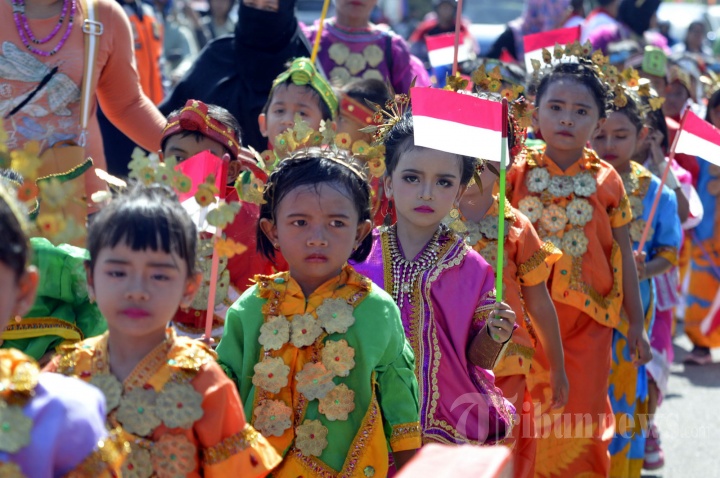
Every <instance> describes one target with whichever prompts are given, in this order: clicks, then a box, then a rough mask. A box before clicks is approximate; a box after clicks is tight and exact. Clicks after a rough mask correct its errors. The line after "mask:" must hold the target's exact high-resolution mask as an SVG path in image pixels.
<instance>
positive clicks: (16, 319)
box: [15, 315, 22, 324]
mask: <svg viewBox="0 0 720 478" xmlns="http://www.w3.org/2000/svg"><path fill="white" fill-rule="evenodd" d="M20 322H22V316H21V315H16V316H15V323H17V324H19V323H20Z"/></svg>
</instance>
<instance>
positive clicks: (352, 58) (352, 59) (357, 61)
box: [345, 53, 367, 76]
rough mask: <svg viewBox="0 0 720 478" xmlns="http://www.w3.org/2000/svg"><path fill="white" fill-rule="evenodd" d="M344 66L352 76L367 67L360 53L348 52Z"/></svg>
mask: <svg viewBox="0 0 720 478" xmlns="http://www.w3.org/2000/svg"><path fill="white" fill-rule="evenodd" d="M345 67H346V68H347V69H348V71H350V74H351V75H352V76H355V75H357V74H358V73H360V72H361V71H363V70H364V69H365V68H367V60H365V57H363V56H362V55H361V54H360V53H350V55H348V57H347V60H346V61H345Z"/></svg>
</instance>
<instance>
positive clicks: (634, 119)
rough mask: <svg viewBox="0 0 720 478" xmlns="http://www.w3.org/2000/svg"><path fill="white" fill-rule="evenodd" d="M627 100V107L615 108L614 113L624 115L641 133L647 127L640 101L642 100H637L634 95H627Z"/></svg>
mask: <svg viewBox="0 0 720 478" xmlns="http://www.w3.org/2000/svg"><path fill="white" fill-rule="evenodd" d="M625 98H626V99H627V103H626V104H625V106H623V107H622V108H618V107H616V106H614V107H613V108H612V111H615V112H617V113H622V114H624V115H625V116H626V117H627V119H629V120H630V122H631V123H632V125H633V126H635V129H636V130H637V132H638V133H639V132H640V130H642V129H643V127H644V126H645V115H644V114H643V111H642V109H641V108H642V100H640V98H636V97H635V95H634V94H632V93H627V94H626V95H625Z"/></svg>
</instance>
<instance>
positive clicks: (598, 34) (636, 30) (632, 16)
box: [588, 0, 668, 54]
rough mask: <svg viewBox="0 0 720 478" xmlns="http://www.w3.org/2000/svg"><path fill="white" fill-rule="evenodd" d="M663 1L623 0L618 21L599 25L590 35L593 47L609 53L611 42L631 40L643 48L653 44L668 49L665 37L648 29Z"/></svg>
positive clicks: (619, 8) (589, 38)
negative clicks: (639, 0)
mask: <svg viewBox="0 0 720 478" xmlns="http://www.w3.org/2000/svg"><path fill="white" fill-rule="evenodd" d="M661 1H662V0H645V1H643V2H642V3H638V2H637V0H621V2H620V6H619V7H618V16H617V22H615V23H608V24H605V25H603V26H601V27H598V28H596V29H594V30H593V31H592V33H590V35H589V36H588V40H590V43H592V46H593V49H594V50H602V51H603V53H605V54H607V53H608V47H609V46H610V44H612V43H619V42H623V41H628V40H630V41H634V42H636V43H637V44H638V45H639V46H640V47H641V48H643V47H644V46H645V45H651V46H655V47H658V48H661V49H662V50H664V51H667V50H668V46H667V41H666V40H665V37H664V36H662V35H661V34H659V33H657V32H650V31H648V30H650V28H651V27H652V26H653V23H654V22H655V19H656V13H657V9H658V7H660V2H661ZM641 51H642V50H641Z"/></svg>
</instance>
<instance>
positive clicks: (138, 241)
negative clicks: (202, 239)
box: [87, 184, 198, 275]
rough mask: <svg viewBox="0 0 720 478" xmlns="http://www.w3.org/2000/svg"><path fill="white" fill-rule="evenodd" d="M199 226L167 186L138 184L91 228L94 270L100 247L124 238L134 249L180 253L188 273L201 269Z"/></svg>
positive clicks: (89, 238)
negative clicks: (198, 256)
mask: <svg viewBox="0 0 720 478" xmlns="http://www.w3.org/2000/svg"><path fill="white" fill-rule="evenodd" d="M197 236H198V233H197V228H196V227H195V224H194V223H193V222H192V219H190V216H189V215H188V213H187V212H186V211H185V209H183V207H182V206H181V205H180V201H178V198H177V196H176V195H175V193H174V192H173V191H172V189H170V188H169V187H167V186H161V185H158V184H153V185H151V186H144V185H142V184H135V185H134V186H132V187H131V188H129V189H128V190H127V191H126V192H124V193H123V194H122V195H121V196H118V197H116V198H114V199H113V200H112V201H110V204H108V205H107V206H106V207H105V208H103V209H102V210H100V212H99V213H97V214H96V215H95V217H94V219H93V221H92V223H91V224H90V227H89V228H88V237H87V247H88V251H89V252H90V262H89V263H90V269H91V270H92V269H93V268H94V266H95V261H96V260H97V257H98V254H100V250H102V249H103V248H106V247H110V248H112V247H116V246H117V245H118V244H119V243H120V242H121V241H122V242H123V243H124V244H125V245H127V246H128V247H130V248H131V249H132V250H134V251H141V250H146V249H151V250H153V251H158V250H162V251H163V252H165V253H167V254H170V253H171V252H174V253H176V254H177V255H178V256H180V258H182V259H183V260H184V261H185V264H186V265H187V270H188V275H191V274H193V273H195V271H196V270H197V267H196V264H195V256H196V249H197Z"/></svg>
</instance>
